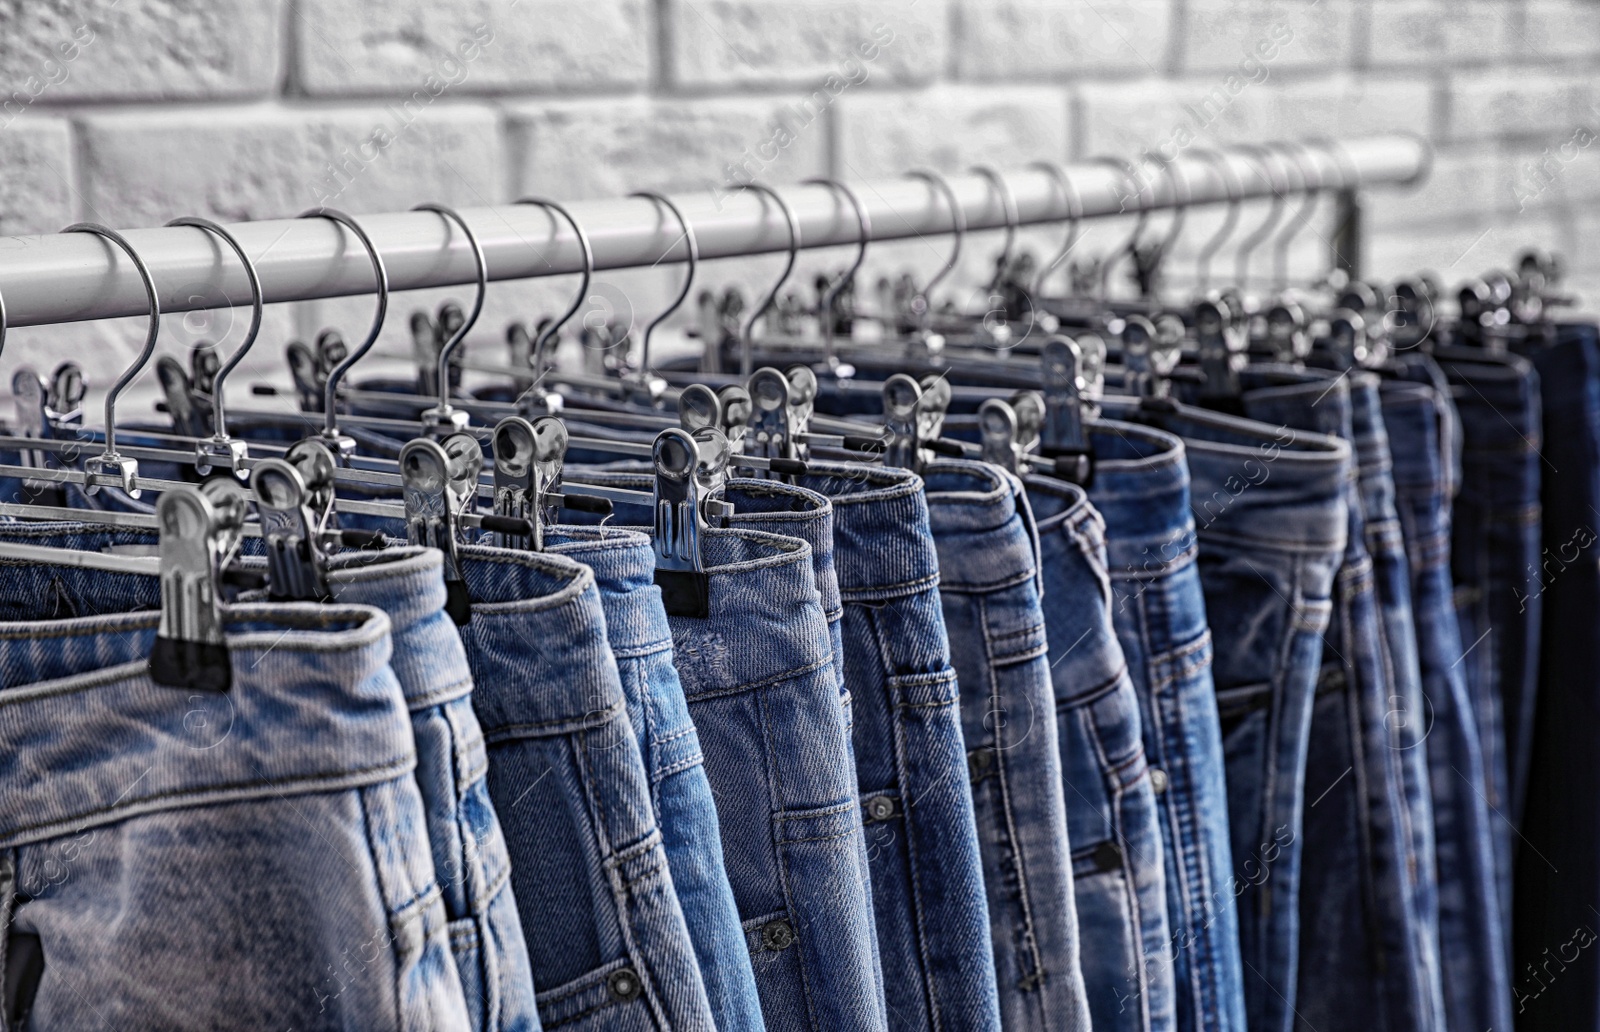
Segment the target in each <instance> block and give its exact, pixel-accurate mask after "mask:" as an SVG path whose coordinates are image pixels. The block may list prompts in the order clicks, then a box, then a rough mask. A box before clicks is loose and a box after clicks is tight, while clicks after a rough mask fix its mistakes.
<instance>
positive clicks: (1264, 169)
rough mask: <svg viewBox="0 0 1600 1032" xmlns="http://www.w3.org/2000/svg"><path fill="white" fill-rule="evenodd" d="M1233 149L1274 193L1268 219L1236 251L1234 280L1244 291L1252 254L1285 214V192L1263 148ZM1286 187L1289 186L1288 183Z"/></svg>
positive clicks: (1240, 147) (1248, 276) (1247, 145)
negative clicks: (1273, 176)
mask: <svg viewBox="0 0 1600 1032" xmlns="http://www.w3.org/2000/svg"><path fill="white" fill-rule="evenodd" d="M1233 149H1234V150H1237V151H1238V152H1239V153H1240V154H1242V155H1243V156H1244V159H1245V160H1246V161H1248V162H1249V163H1250V166H1251V168H1252V170H1253V171H1254V172H1255V174H1256V175H1257V176H1259V177H1260V178H1261V180H1262V181H1263V182H1265V183H1266V184H1267V188H1268V189H1270V190H1271V191H1272V209H1271V210H1270V211H1268V212H1267V217H1266V219H1264V220H1263V221H1262V223H1261V225H1259V226H1257V227H1256V228H1255V230H1254V231H1253V232H1251V233H1250V235H1249V236H1247V237H1245V238H1244V239H1243V240H1241V241H1239V245H1238V247H1237V248H1235V249H1234V253H1233V278H1234V279H1236V280H1238V282H1239V289H1241V290H1243V289H1244V288H1245V286H1246V285H1247V283H1248V282H1249V278H1250V253H1251V252H1252V251H1254V250H1255V249H1256V248H1257V247H1259V246H1260V245H1261V242H1262V241H1263V240H1265V239H1266V238H1267V237H1268V236H1269V235H1270V234H1271V233H1272V228H1273V227H1274V226H1276V225H1277V224H1278V219H1279V217H1280V216H1281V215H1282V214H1283V200H1284V198H1283V191H1282V190H1280V189H1278V185H1277V183H1276V182H1275V181H1274V180H1273V178H1272V170H1271V169H1270V168H1268V166H1267V163H1266V162H1265V161H1264V160H1262V155H1263V154H1264V153H1265V152H1264V151H1263V149H1262V148H1260V147H1256V146H1254V145H1251V144H1241V145H1240V146H1238V147H1235V148H1233ZM1286 178H1287V177H1286ZM1284 185H1285V186H1287V185H1288V184H1287V182H1286V183H1285V184H1284Z"/></svg>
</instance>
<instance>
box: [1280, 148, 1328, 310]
mask: <svg viewBox="0 0 1600 1032" xmlns="http://www.w3.org/2000/svg"><path fill="white" fill-rule="evenodd" d="M1272 149H1273V150H1275V151H1277V152H1278V153H1280V154H1283V153H1285V152H1286V153H1287V156H1288V158H1289V160H1290V161H1291V162H1293V164H1294V167H1295V170H1296V171H1297V172H1299V173H1300V190H1301V192H1302V193H1304V194H1305V200H1304V201H1303V202H1302V203H1301V205H1300V207H1299V209H1298V210H1296V211H1295V213H1294V214H1293V215H1291V216H1289V221H1288V224H1287V225H1285V226H1284V228H1283V230H1282V231H1281V232H1280V233H1279V234H1278V236H1277V237H1276V239H1274V240H1273V242H1272V268H1273V279H1274V289H1276V290H1277V291H1279V292H1280V293H1281V292H1282V291H1284V290H1287V289H1288V287H1289V245H1290V244H1292V243H1293V242H1294V238H1295V237H1297V236H1299V235H1300V231H1301V230H1302V229H1304V228H1305V227H1306V225H1307V224H1308V223H1309V220H1310V218H1311V216H1312V215H1313V214H1314V213H1315V212H1316V210H1317V204H1318V203H1319V201H1320V200H1321V196H1322V188H1323V185H1324V184H1323V180H1322V175H1321V174H1320V172H1319V173H1318V175H1317V177H1316V186H1312V185H1311V182H1312V177H1311V174H1310V172H1309V171H1308V170H1307V168H1306V165H1305V163H1304V162H1303V161H1302V160H1301V158H1302V157H1303V156H1304V154H1306V153H1307V149H1306V148H1305V147H1304V146H1301V145H1298V144H1291V145H1289V146H1287V147H1284V148H1281V149H1280V148H1272Z"/></svg>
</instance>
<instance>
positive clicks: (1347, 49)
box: [1181, 0, 1355, 73]
mask: <svg viewBox="0 0 1600 1032" xmlns="http://www.w3.org/2000/svg"><path fill="white" fill-rule="evenodd" d="M1354 24H1355V8H1354V5H1353V4H1352V3H1351V0H1190V3H1189V5H1188V8H1187V13H1186V15H1185V20H1184V23H1183V28H1182V30H1181V31H1182V33H1183V39H1184V53H1183V57H1182V59H1181V68H1182V69H1183V70H1184V71H1186V72H1190V73H1195V72H1226V71H1229V70H1232V69H1236V68H1238V67H1239V63H1240V62H1241V61H1243V60H1247V59H1248V57H1249V55H1251V54H1256V55H1257V56H1260V55H1259V52H1258V51H1257V49H1256V48H1257V47H1258V46H1262V47H1265V48H1267V49H1269V50H1271V49H1275V50H1276V53H1275V56H1274V57H1273V58H1272V63H1273V64H1274V65H1275V66H1277V67H1282V68H1305V67H1313V68H1324V69H1325V68H1331V67H1339V66H1343V65H1346V64H1348V63H1349V62H1350V59H1351V55H1352V50H1353V48H1352V42H1353V38H1354Z"/></svg>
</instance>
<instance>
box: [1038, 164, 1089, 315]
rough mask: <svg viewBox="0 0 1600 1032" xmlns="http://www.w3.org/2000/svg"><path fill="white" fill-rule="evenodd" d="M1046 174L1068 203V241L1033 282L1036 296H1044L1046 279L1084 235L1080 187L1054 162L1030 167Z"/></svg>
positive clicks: (1042, 268)
mask: <svg viewBox="0 0 1600 1032" xmlns="http://www.w3.org/2000/svg"><path fill="white" fill-rule="evenodd" d="M1028 167H1029V168H1036V169H1039V170H1040V171H1042V172H1044V173H1045V174H1047V175H1048V176H1050V178H1051V179H1054V180H1055V183H1056V186H1057V187H1058V188H1059V189H1060V190H1061V195H1062V197H1064V198H1065V199H1066V202H1067V239H1066V240H1065V241H1064V242H1063V243H1062V245H1061V250H1060V251H1058V252H1056V256H1055V257H1054V258H1052V259H1050V262H1049V264H1047V265H1044V266H1042V267H1041V268H1040V269H1039V274H1038V275H1037V276H1036V277H1034V280H1033V292H1034V294H1035V295H1036V296H1039V297H1043V296H1044V282H1045V277H1047V276H1049V275H1050V274H1051V273H1052V272H1054V271H1055V270H1056V267H1057V266H1058V265H1060V264H1061V263H1062V262H1064V261H1066V260H1067V256H1068V255H1070V254H1071V253H1072V249H1073V248H1074V247H1076V246H1078V240H1079V238H1080V237H1081V236H1082V235H1083V197H1082V195H1080V194H1079V193H1078V187H1077V185H1076V184H1074V183H1073V182H1072V178H1071V177H1070V176H1068V175H1067V173H1066V170H1065V169H1063V168H1062V167H1061V166H1060V165H1057V164H1056V163H1055V162H1052V161H1035V162H1034V163H1033V164H1031V165H1029V166H1028Z"/></svg>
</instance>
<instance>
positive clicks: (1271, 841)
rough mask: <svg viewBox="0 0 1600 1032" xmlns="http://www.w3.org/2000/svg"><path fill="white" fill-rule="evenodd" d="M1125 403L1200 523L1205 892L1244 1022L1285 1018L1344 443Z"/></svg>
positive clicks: (1291, 1000)
mask: <svg viewBox="0 0 1600 1032" xmlns="http://www.w3.org/2000/svg"><path fill="white" fill-rule="evenodd" d="M1122 404H1124V405H1126V403H1122ZM1119 411H1124V410H1119ZM1125 411H1126V412H1127V418H1129V419H1137V420H1139V421H1141V422H1146V423H1149V424H1152V425H1154V426H1158V427H1160V428H1161V429H1163V430H1166V431H1168V432H1169V433H1173V434H1177V435H1179V436H1181V437H1182V439H1183V451H1182V454H1183V456H1184V461H1185V463H1186V466H1187V470H1188V473H1189V484H1188V487H1189V492H1190V494H1189V497H1188V498H1186V499H1185V500H1186V501H1187V502H1189V507H1190V509H1191V510H1192V519H1193V523H1194V525H1195V526H1196V527H1197V532H1196V537H1195V539H1193V541H1192V542H1186V545H1187V547H1188V548H1189V549H1191V550H1193V549H1195V548H1196V547H1197V548H1198V557H1197V561H1196V567H1197V570H1198V574H1199V580H1200V585H1201V588H1202V590H1203V592H1204V598H1205V610H1204V611H1205V612H1206V613H1207V614H1208V615H1209V619H1210V624H1211V633H1212V635H1213V639H1214V647H1215V656H1214V658H1213V663H1212V671H1211V678H1212V680H1213V682H1214V684H1215V686H1216V689H1215V691H1216V703H1215V704H1216V706H1217V709H1218V716H1219V720H1220V723H1221V728H1222V735H1223V739H1222V750H1223V753H1224V755H1225V757H1226V770H1227V807H1228V814H1229V827H1230V846H1231V853H1232V857H1233V861H1232V867H1231V869H1230V871H1229V873H1228V875H1227V878H1226V881H1224V880H1223V877H1222V876H1221V875H1219V876H1218V878H1217V883H1216V884H1217V887H1216V889H1215V891H1216V892H1218V893H1220V894H1223V895H1226V896H1227V898H1229V899H1230V900H1233V899H1237V900H1238V908H1239V910H1238V921H1239V941H1240V955H1241V959H1240V966H1241V968H1242V970H1243V984H1244V992H1245V1007H1246V1010H1247V1013H1248V1015H1249V1017H1248V1025H1249V1027H1250V1028H1252V1029H1254V1028H1264V1029H1273V1030H1277V1029H1287V1028H1289V1027H1291V1022H1292V1021H1293V1014H1294V1007H1295V993H1296V983H1297V978H1298V956H1299V950H1298V938H1299V921H1298V914H1299V900H1300V891H1301V872H1302V860H1303V856H1304V851H1303V848H1302V840H1303V836H1304V829H1303V821H1304V801H1305V784H1306V782H1305V778H1306V773H1305V772H1306V763H1307V755H1308V752H1309V747H1310V721H1311V712H1312V700H1313V696H1314V691H1315V683H1316V673H1317V669H1318V666H1319V662H1320V656H1321V641H1320V635H1321V633H1322V631H1323V630H1324V629H1325V628H1326V626H1327V621H1328V619H1329V612H1330V603H1329V594H1330V591H1331V581H1332V577H1333V570H1334V567H1335V565H1336V563H1337V556H1338V553H1339V550H1340V548H1341V546H1342V545H1343V543H1344V533H1345V529H1344V520H1345V515H1346V514H1345V502H1344V489H1345V478H1346V476H1347V474H1348V469H1349V452H1348V449H1347V448H1346V447H1345V446H1343V445H1341V444H1340V443H1339V442H1337V441H1334V440H1331V439H1329V438H1327V437H1325V436H1320V435H1316V434H1299V433H1294V432H1290V431H1288V430H1287V429H1285V428H1282V427H1276V426H1271V425H1263V424H1261V423H1257V422H1253V421H1250V420H1242V419H1237V418H1234V417H1230V416H1224V415H1217V414H1213V413H1208V412H1204V411H1202V410H1199V409H1193V408H1185V409H1181V410H1178V411H1172V412H1161V411H1159V410H1153V409H1144V408H1132V409H1127V410H1125ZM1096 447H1097V450H1098V449H1099V447H1100V442H1099V440H1098V439H1097V441H1096ZM1097 475H1098V474H1097ZM1091 493H1092V492H1091ZM1107 518H1108V522H1110V526H1111V533H1112V535H1113V540H1115V535H1116V523H1115V522H1114V521H1113V517H1112V516H1111V514H1109V513H1108V514H1107ZM1176 550H1177V546H1176V545H1167V546H1166V547H1165V549H1164V550H1163V551H1161V552H1159V553H1156V555H1155V556H1154V557H1149V556H1147V557H1146V558H1145V559H1144V565H1146V566H1148V567H1156V568H1158V567H1159V561H1160V559H1162V558H1167V557H1169V556H1172V555H1173V554H1174V553H1175V552H1176ZM1179 554H1181V553H1179Z"/></svg>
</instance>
